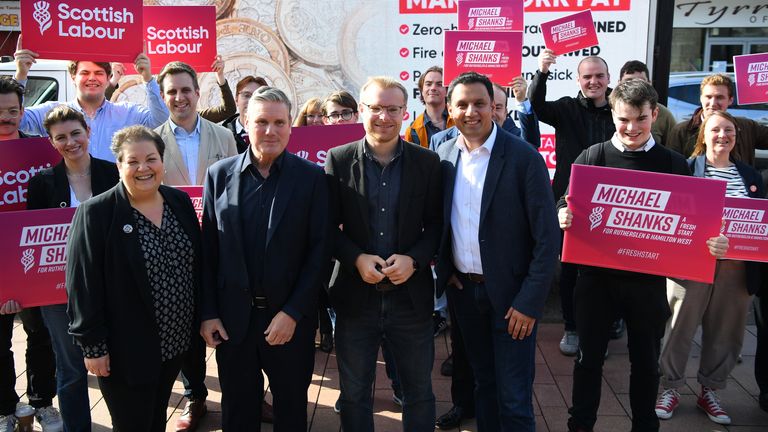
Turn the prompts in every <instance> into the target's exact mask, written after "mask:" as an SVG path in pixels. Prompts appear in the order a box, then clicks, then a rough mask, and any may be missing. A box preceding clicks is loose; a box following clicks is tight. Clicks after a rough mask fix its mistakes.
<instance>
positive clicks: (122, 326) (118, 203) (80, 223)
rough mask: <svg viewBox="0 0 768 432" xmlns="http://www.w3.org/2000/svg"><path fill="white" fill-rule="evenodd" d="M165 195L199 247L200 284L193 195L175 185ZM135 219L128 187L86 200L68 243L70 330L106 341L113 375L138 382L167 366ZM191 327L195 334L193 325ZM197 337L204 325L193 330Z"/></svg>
mask: <svg viewBox="0 0 768 432" xmlns="http://www.w3.org/2000/svg"><path fill="white" fill-rule="evenodd" d="M160 193H161V194H162V195H163V198H164V199H165V201H166V202H167V203H168V205H169V206H170V208H171V210H172V211H173V213H174V215H175V216H176V218H177V219H178V220H179V223H180V224H181V226H182V227H183V228H184V231H185V232H186V233H187V235H188V236H189V238H190V240H192V244H193V245H194V250H195V273H196V275H195V276H196V277H195V282H196V283H195V285H196V287H195V292H197V286H199V280H200V278H199V275H200V273H199V269H200V259H199V257H200V225H199V223H198V220H197V215H196V213H195V209H194V207H193V206H192V202H191V201H190V199H189V196H188V195H187V194H186V193H184V192H182V191H180V190H178V189H174V188H172V187H169V186H164V185H163V186H160ZM137 233H138V229H136V221H135V219H134V217H133V210H132V208H131V204H130V202H129V201H128V197H127V195H126V191H125V186H123V184H122V183H118V184H117V186H115V187H113V188H112V189H110V190H108V191H107V192H105V193H103V194H101V195H99V196H96V197H93V198H91V199H89V200H87V201H85V202H84V203H82V204H81V205H80V206H79V207H78V208H77V211H76V212H75V217H74V220H73V221H72V228H71V229H70V232H69V240H68V242H67V277H66V286H67V294H68V296H69V301H68V308H67V313H68V314H69V319H70V325H69V333H70V334H71V335H72V336H74V337H75V339H77V340H78V341H79V342H80V343H81V344H84V345H94V344H97V343H99V342H101V341H103V340H106V341H107V346H108V348H109V357H110V367H111V373H112V374H113V375H117V376H120V377H121V378H122V379H125V380H126V381H128V382H131V383H143V382H150V381H152V380H154V379H155V378H156V376H157V374H158V373H159V370H160V364H161V362H160V337H159V334H158V328H157V323H156V321H155V309H154V307H153V299H152V292H151V287H150V285H149V279H148V276H147V269H146V267H145V261H144V257H143V254H142V252H141V245H140V243H139V239H138V237H137ZM189 330H190V332H193V329H192V326H190V329H189ZM193 334H197V330H196V329H195V331H194V332H193Z"/></svg>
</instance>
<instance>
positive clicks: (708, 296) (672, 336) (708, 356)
mask: <svg viewBox="0 0 768 432" xmlns="http://www.w3.org/2000/svg"><path fill="white" fill-rule="evenodd" d="M667 298H668V300H669V307H670V309H671V310H672V316H671V317H670V319H669V321H668V322H667V332H666V336H665V341H664V348H663V349H662V351H661V360H660V366H661V373H662V378H661V382H662V385H663V386H664V387H665V388H678V387H681V386H683V385H685V366H686V364H687V363H688V356H689V354H690V351H691V344H692V343H693V337H694V335H695V334H696V329H697V328H698V326H699V325H701V330H702V335H701V359H700V363H699V371H698V374H697V379H698V381H699V383H700V384H701V385H703V386H706V387H711V388H713V389H722V388H725V383H726V379H727V378H728V374H730V373H731V371H732V370H733V368H734V366H736V359H737V358H738V356H739V353H740V352H741V346H742V343H743V341H744V328H745V326H746V323H747V313H748V310H749V305H750V303H751V300H752V296H750V295H749V293H748V292H747V288H746V274H745V271H744V262H742V261H730V260H718V261H717V267H716V268H715V280H714V283H713V284H705V283H701V282H693V281H687V280H679V279H667Z"/></svg>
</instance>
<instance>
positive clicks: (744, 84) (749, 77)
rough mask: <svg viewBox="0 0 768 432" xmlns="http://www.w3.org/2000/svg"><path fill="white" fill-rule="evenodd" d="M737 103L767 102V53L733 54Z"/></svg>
mask: <svg viewBox="0 0 768 432" xmlns="http://www.w3.org/2000/svg"><path fill="white" fill-rule="evenodd" d="M733 70H734V74H735V75H736V94H737V95H738V99H739V105H747V104H757V103H763V102H768V53H761V54H749V55H740V56H733Z"/></svg>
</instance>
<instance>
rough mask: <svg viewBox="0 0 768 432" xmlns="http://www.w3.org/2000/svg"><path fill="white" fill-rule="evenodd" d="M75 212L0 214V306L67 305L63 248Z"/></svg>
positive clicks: (57, 210) (64, 249)
mask: <svg viewBox="0 0 768 432" xmlns="http://www.w3.org/2000/svg"><path fill="white" fill-rule="evenodd" d="M74 214H75V209H74V208H70V207H68V208H62V209H48V210H32V211H17V212H6V213H0V238H3V239H6V241H4V242H3V248H2V249H0V259H2V262H3V263H4V265H3V278H2V282H0V304H2V303H5V302H6V301H8V300H16V301H17V302H19V303H20V304H21V306H22V307H25V308H26V307H32V306H44V305H51V304H60V303H66V302H67V291H66V290H65V289H64V274H65V267H66V262H67V254H66V245H67V237H68V236H69V227H70V224H71V223H72V216H74Z"/></svg>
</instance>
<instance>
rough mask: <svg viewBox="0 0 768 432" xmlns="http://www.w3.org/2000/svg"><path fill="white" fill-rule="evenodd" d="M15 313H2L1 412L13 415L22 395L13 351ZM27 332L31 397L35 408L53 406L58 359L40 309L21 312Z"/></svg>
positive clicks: (0, 351)
mask: <svg viewBox="0 0 768 432" xmlns="http://www.w3.org/2000/svg"><path fill="white" fill-rule="evenodd" d="M13 317H14V316H13V315H0V343H1V344H2V346H0V415H8V414H13V413H14V412H15V411H16V403H17V402H19V396H18V394H16V390H15V387H16V370H15V368H14V362H13V352H11V346H12V343H11V339H12V337H13ZM19 318H21V323H22V326H23V328H24V331H25V332H26V333H27V351H26V362H27V398H28V399H29V403H30V405H32V406H33V407H35V408H42V407H46V406H50V405H51V403H52V400H53V397H54V396H56V362H55V360H54V355H53V349H52V348H51V337H50V335H49V334H48V329H47V328H46V327H45V324H43V317H42V316H41V315H40V308H37V307H33V308H27V309H24V310H23V311H21V312H20V313H19Z"/></svg>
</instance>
